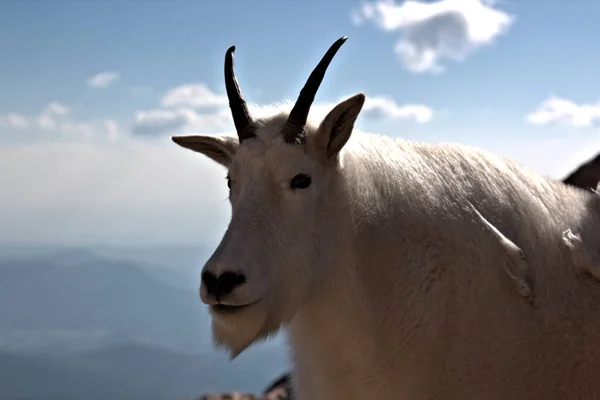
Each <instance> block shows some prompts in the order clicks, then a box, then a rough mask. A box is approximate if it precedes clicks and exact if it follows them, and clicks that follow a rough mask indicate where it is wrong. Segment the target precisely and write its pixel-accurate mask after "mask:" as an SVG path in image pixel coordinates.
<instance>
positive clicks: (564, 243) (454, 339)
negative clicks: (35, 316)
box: [173, 37, 600, 400]
mask: <svg viewBox="0 0 600 400" xmlns="http://www.w3.org/2000/svg"><path fill="white" fill-rule="evenodd" d="M345 39H346V38H345V37H344V38H341V39H339V40H338V41H336V42H335V43H334V45H333V46H332V47H331V48H330V49H329V50H328V51H327V53H326V54H325V56H324V57H323V59H322V60H321V62H320V63H319V64H318V66H317V67H316V68H315V70H314V71H313V72H312V74H311V76H310V77H309V79H308V81H307V83H306V85H305V86H304V88H303V89H302V91H301V93H300V96H299V98H298V100H297V102H296V103H295V105H294V107H293V109H292V110H291V112H289V114H288V113H287V112H281V113H280V114H278V115H275V116H273V117H271V118H264V119H254V118H252V116H251V115H250V113H249V111H248V109H247V106H246V103H245V101H244V100H243V98H242V96H241V93H240V90H239V87H238V85H237V80H236V78H235V74H234V69H233V52H234V47H231V48H230V49H229V50H228V51H227V53H226V57H225V83H226V88H227V95H228V97H229V101H230V107H231V111H232V115H233V120H234V123H235V126H236V130H237V133H238V137H234V136H227V135H222V136H209V135H193V136H177V137H173V140H174V141H175V142H176V143H178V144H179V145H181V146H183V147H186V148H188V149H191V150H193V151H197V152H200V153H202V154H204V155H206V156H207V157H210V158H211V159H213V160H214V161H216V162H218V163H220V164H221V165H223V166H225V167H226V168H227V169H228V175H227V182H228V185H229V187H230V201H231V205H232V216H231V222H230V224H229V226H228V228H227V231H226V232H225V235H224V237H223V239H222V241H221V243H220V244H219V246H218V247H217V249H216V250H215V252H214V253H213V255H212V256H211V257H210V259H209V260H208V261H207V263H206V265H205V266H204V268H203V271H202V284H201V287H200V297H201V299H202V301H203V302H205V303H206V304H209V305H210V312H211V315H212V329H213V337H214V340H215V343H216V345H218V346H222V347H225V348H227V349H228V350H229V351H230V354H231V357H236V356H237V355H238V354H239V353H241V352H242V351H244V350H245V349H246V348H247V347H248V346H250V345H251V344H253V343H255V342H256V341H258V340H261V339H265V338H266V337H268V336H269V335H271V334H274V333H275V332H277V331H278V330H279V329H280V327H281V326H285V327H287V328H288V330H289V342H290V345H291V351H292V355H293V361H294V368H293V374H294V376H293V379H294V387H295V389H296V391H297V393H296V397H297V399H299V400H308V399H310V400H330V399H344V400H352V399H365V398H372V399H390V400H392V399H416V400H421V399H461V400H463V399H486V400H493V399H502V400H505V399H528V400H531V399H564V398H577V399H582V398H594V397H597V396H598V393H600V379H599V378H600V345H599V344H598V342H597V340H598V339H597V333H598V332H600V282H598V280H597V279H596V278H595V276H599V274H598V273H597V272H596V271H598V269H599V268H600V261H599V260H598V256H597V255H598V252H599V251H600V235H599V233H600V212H599V211H600V195H598V193H595V192H593V191H583V190H580V189H578V188H573V187H571V186H567V185H564V184H562V183H560V182H557V181H555V180H552V179H549V178H545V177H543V176H541V175H539V174H537V173H535V172H533V171H531V170H529V169H527V168H525V167H523V166H520V165H518V164H516V163H514V162H511V161H509V160H506V159H504V158H501V157H498V156H495V155H493V154H490V153H488V152H485V151H481V150H478V149H475V148H471V147H467V146H464V145H454V144H427V143H415V142H408V141H404V140H394V139H391V138H387V137H382V136H377V135H372V134H362V133H359V132H356V131H354V122H355V120H356V118H357V117H358V115H359V113H360V111H361V109H362V106H363V103H364V100H365V97H364V95H363V94H357V95H355V96H353V97H350V98H349V99H347V100H344V101H342V102H340V103H339V104H338V105H336V106H335V107H334V108H333V109H332V110H331V111H330V113H329V114H328V115H327V116H326V117H325V118H324V119H323V120H322V121H320V122H319V121H317V122H316V123H312V122H310V121H307V116H308V113H309V109H310V106H311V103H312V102H313V100H314V96H315V94H316V92H317V89H318V87H319V85H320V83H321V81H322V79H323V76H324V74H325V70H326V69H327V66H328V65H329V63H330V62H331V60H332V58H333V56H334V54H335V53H336V52H337V50H338V49H339V48H340V46H341V45H342V44H343V42H344V41H345ZM486 232H488V233H490V234H486Z"/></svg>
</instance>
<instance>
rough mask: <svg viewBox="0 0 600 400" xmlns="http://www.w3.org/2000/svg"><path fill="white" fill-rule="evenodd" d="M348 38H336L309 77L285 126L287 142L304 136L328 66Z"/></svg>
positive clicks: (284, 133)
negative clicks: (305, 126) (311, 108)
mask: <svg viewBox="0 0 600 400" xmlns="http://www.w3.org/2000/svg"><path fill="white" fill-rule="evenodd" d="M346 39H348V37H347V36H343V37H341V38H339V39H338V40H336V42H335V43H334V44H332V45H331V47H329V50H327V52H326V53H325V55H324V56H323V58H321V61H319V64H317V66H316V67H315V69H314V70H313V71H312V73H311V74H310V76H309V77H308V80H307V81H306V83H305V84H304V87H303V88H302V90H301V91H300V95H299V96H298V100H296V104H294V108H292V111H291V112H290V115H289V116H288V119H287V122H286V124H285V126H284V128H283V137H284V139H285V141H286V142H288V143H294V142H297V141H298V140H299V139H300V138H301V137H302V134H303V131H304V125H306V120H307V118H308V113H309V111H310V106H311V105H312V103H313V101H314V100H315V95H316V94H317V90H319V86H320V85H321V82H322V81H323V77H324V76H325V71H327V67H329V64H330V63H331V60H332V59H333V57H334V56H335V54H336V53H337V51H338V50H339V49H340V47H342V45H343V44H344V42H345V41H346Z"/></svg>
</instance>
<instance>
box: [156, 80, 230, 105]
mask: <svg viewBox="0 0 600 400" xmlns="http://www.w3.org/2000/svg"><path fill="white" fill-rule="evenodd" d="M227 104H228V101H227V96H226V95H219V94H216V93H214V92H213V91H212V90H210V88H209V87H208V86H207V85H206V84H204V83H188V84H184V85H180V86H177V87H175V88H173V89H171V90H169V91H168V92H167V94H166V95H165V96H164V97H163V99H162V102H161V105H162V106H163V107H193V108H212V107H218V106H225V105H227Z"/></svg>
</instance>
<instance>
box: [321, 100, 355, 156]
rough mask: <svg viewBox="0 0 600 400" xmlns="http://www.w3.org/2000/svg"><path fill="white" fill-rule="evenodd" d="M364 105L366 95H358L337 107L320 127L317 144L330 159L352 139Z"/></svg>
mask: <svg viewBox="0 0 600 400" xmlns="http://www.w3.org/2000/svg"><path fill="white" fill-rule="evenodd" d="M363 104H365V95H364V94H363V93H359V94H356V95H354V96H352V97H350V98H348V99H346V100H344V101H342V102H340V103H339V104H338V105H336V106H335V107H334V108H333V110H331V111H330V112H329V114H327V116H326V117H325V119H323V122H321V125H319V130H318V132H317V136H316V139H315V144H316V146H317V148H319V149H322V150H324V151H325V152H326V154H327V158H328V159H330V158H332V157H334V156H336V155H337V154H338V153H339V152H340V150H342V147H344V145H345V144H346V142H347V141H348V139H350V135H351V134H352V130H353V129H354V122H355V121H356V118H357V117H358V114H359V113H360V111H361V110H362V107H363Z"/></svg>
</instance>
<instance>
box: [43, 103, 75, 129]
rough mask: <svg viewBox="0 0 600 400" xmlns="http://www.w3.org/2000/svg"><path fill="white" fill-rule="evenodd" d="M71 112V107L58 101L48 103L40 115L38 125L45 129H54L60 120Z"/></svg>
mask: <svg viewBox="0 0 600 400" xmlns="http://www.w3.org/2000/svg"><path fill="white" fill-rule="evenodd" d="M68 114H69V108H68V107H67V106H65V105H64V104H61V103H58V102H56V101H53V102H50V103H48V105H47V106H46V107H44V109H43V110H42V112H41V113H40V116H39V117H38V126H39V127H40V128H42V129H45V130H54V129H56V128H57V126H58V124H59V122H60V121H61V120H63V119H64V118H65V117H66V116H67V115H68Z"/></svg>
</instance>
